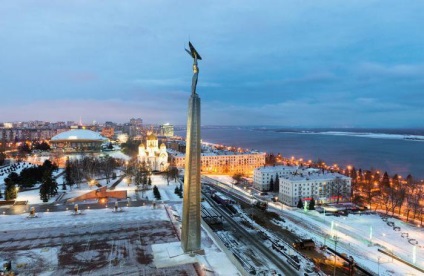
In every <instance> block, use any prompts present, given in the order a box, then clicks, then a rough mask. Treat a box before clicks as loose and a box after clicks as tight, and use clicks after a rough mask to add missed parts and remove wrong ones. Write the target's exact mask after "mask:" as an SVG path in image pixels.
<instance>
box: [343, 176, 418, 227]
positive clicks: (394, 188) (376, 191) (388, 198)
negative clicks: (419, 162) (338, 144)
mask: <svg viewBox="0 0 424 276" xmlns="http://www.w3.org/2000/svg"><path fill="white" fill-rule="evenodd" d="M348 175H350V177H352V183H353V184H354V190H355V194H354V201H355V202H358V203H362V204H366V205H368V206H374V207H375V208H376V209H377V208H378V209H383V210H385V212H386V214H389V213H391V214H392V215H394V214H399V215H401V214H403V215H405V216H406V218H407V220H409V218H410V217H411V216H412V218H413V219H416V218H420V219H421V220H422V219H423V217H424V202H423V201H424V195H423V193H424V186H423V183H421V182H418V181H415V180H414V178H413V177H412V176H411V175H408V176H407V177H406V178H405V179H404V180H403V179H402V177H401V176H399V175H397V174H395V175H393V176H392V177H390V176H389V174H388V173H387V172H385V173H384V174H383V175H381V174H380V172H378V171H361V170H358V171H356V170H354V169H352V171H350V172H348Z"/></svg>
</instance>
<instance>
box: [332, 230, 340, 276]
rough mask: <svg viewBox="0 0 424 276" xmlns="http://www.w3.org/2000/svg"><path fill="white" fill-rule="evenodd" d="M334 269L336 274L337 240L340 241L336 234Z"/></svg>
mask: <svg viewBox="0 0 424 276" xmlns="http://www.w3.org/2000/svg"><path fill="white" fill-rule="evenodd" d="M333 239H334V271H333V275H334V276H336V259H337V255H336V254H337V242H338V241H339V237H337V236H334V238H333Z"/></svg>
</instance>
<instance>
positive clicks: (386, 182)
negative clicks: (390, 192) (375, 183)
mask: <svg viewBox="0 0 424 276" xmlns="http://www.w3.org/2000/svg"><path fill="white" fill-rule="evenodd" d="M381 184H382V186H383V187H387V188H388V187H390V178H389V175H388V174H387V172H384V175H383V179H382V180H381Z"/></svg>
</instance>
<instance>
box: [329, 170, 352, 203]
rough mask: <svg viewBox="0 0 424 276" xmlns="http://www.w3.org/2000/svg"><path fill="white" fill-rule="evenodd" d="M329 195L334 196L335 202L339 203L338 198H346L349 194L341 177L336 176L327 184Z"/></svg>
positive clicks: (344, 180) (345, 182)
mask: <svg viewBox="0 0 424 276" xmlns="http://www.w3.org/2000/svg"><path fill="white" fill-rule="evenodd" d="M327 187H328V189H329V193H330V196H331V197H336V203H339V201H340V198H346V197H348V195H349V191H348V189H347V181H346V179H343V178H341V177H339V176H338V177H336V178H335V179H334V180H333V182H332V183H329V185H327Z"/></svg>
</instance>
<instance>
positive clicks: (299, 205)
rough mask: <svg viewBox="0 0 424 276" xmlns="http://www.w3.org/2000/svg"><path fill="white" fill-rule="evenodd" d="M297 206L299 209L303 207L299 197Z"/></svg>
mask: <svg viewBox="0 0 424 276" xmlns="http://www.w3.org/2000/svg"><path fill="white" fill-rule="evenodd" d="M297 208H299V209H302V208H303V202H302V199H301V198H299V202H297Z"/></svg>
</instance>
